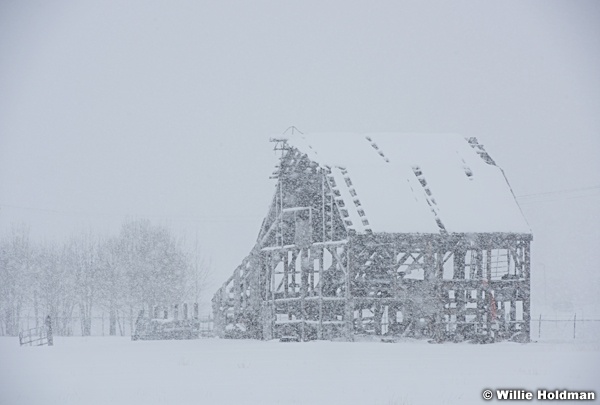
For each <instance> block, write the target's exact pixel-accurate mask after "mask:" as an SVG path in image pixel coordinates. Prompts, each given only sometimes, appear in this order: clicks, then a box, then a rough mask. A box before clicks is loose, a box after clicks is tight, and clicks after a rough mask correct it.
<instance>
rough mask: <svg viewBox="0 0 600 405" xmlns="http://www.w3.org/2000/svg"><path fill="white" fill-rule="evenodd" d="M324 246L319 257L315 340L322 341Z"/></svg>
mask: <svg viewBox="0 0 600 405" xmlns="http://www.w3.org/2000/svg"><path fill="white" fill-rule="evenodd" d="M324 246H325V245H323V248H321V254H320V256H319V326H318V328H317V339H323V282H324V278H323V271H324V267H325V264H324V260H325V259H324V257H325V247H324Z"/></svg>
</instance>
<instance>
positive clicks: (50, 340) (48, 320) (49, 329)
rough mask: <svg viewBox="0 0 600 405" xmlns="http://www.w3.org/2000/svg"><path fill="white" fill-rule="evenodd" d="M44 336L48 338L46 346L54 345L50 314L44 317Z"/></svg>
mask: <svg viewBox="0 0 600 405" xmlns="http://www.w3.org/2000/svg"><path fill="white" fill-rule="evenodd" d="M46 336H47V339H48V346H53V345H54V339H53V338H52V319H51V318H50V315H48V316H47V317H46Z"/></svg>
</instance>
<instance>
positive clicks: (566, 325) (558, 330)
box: [530, 314, 600, 341]
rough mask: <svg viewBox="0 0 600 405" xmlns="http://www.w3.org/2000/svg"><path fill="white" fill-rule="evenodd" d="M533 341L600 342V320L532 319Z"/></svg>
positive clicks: (574, 317) (573, 317)
mask: <svg viewBox="0 0 600 405" xmlns="http://www.w3.org/2000/svg"><path fill="white" fill-rule="evenodd" d="M530 330H531V340H538V341H547V340H560V341H566V340H580V341H581V340H595V341H600V319H584V318H577V314H573V316H572V317H571V318H570V319H564V318H563V319H549V318H545V317H544V316H543V315H538V316H537V318H534V317H532V318H531V329H530Z"/></svg>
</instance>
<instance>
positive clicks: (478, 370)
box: [0, 337, 600, 405]
mask: <svg viewBox="0 0 600 405" xmlns="http://www.w3.org/2000/svg"><path fill="white" fill-rule="evenodd" d="M485 388H491V389H496V388H519V389H526V390H530V391H534V390H536V389H538V388H547V389H552V390H554V389H571V390H575V389H579V390H595V391H597V392H598V393H600V341H587V342H584V343H582V342H580V343H566V342H553V343H550V342H545V343H531V344H526V345H525V344H518V343H498V344H491V345H476V344H468V343H461V344H454V343H446V344H428V343H427V342H422V341H404V342H398V343H380V342H355V343H345V342H329V341H317V342H307V343H280V342H278V341H270V342H262V341H252V340H220V339H202V340H191V341H137V342H132V341H131V340H129V339H128V338H122V337H89V338H80V337H71V338H60V337H59V338H55V346H54V347H19V344H18V339H17V338H6V337H4V338H0V404H7V405H12V404H24V405H34V404H44V405H50V404H60V405H68V404H77V405H80V404H111V405H116V404H127V405H135V404H143V405H153V404H176V405H183V404H386V405H407V404H438V405H443V404H473V403H482V402H483V403H485V401H483V399H481V394H482V390H483V389H485ZM534 402H535V400H534Z"/></svg>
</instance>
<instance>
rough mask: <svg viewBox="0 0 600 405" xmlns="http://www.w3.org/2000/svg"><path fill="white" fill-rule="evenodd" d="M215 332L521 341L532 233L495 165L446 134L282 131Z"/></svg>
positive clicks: (526, 334) (221, 296) (220, 295)
mask: <svg viewBox="0 0 600 405" xmlns="http://www.w3.org/2000/svg"><path fill="white" fill-rule="evenodd" d="M271 141H272V142H273V144H274V146H275V150H276V151H277V152H278V154H279V155H280V159H279V163H278V166H277V168H276V171H275V172H274V173H273V176H274V178H276V180H277V185H276V190H275V192H274V195H273V199H272V202H271V205H270V208H269V210H268V212H267V214H266V216H265V218H264V220H263V223H262V226H261V229H260V231H259V234H258V238H257V240H256V244H255V245H254V246H253V247H252V249H251V251H250V253H249V255H248V256H247V257H246V258H245V259H244V260H243V261H242V263H241V264H240V265H239V266H238V267H237V268H236V269H235V270H234V272H233V274H232V276H231V277H230V278H229V279H228V280H227V281H226V282H225V283H224V284H223V285H222V287H221V288H219V290H218V291H217V292H216V293H215V295H214V297H213V300H212V306H213V314H214V322H215V331H216V333H217V334H218V335H219V336H222V337H232V338H258V339H275V338H277V339H293V340H302V341H305V340H313V339H343V340H350V341H351V340H357V339H362V338H371V337H369V336H374V337H377V336H380V337H381V338H387V339H395V338H400V337H415V338H424V339H429V340H430V341H432V342H442V341H448V340H450V341H464V340H468V341H476V342H493V341H499V340H518V341H529V338H530V329H529V323H530V244H531V241H532V233H531V230H530V228H529V226H528V224H527V222H526V220H525V218H524V217H523V214H522V212H521V210H520V208H519V206H518V204H517V201H516V199H515V196H514V195H513V192H512V190H511V188H510V185H509V183H508V181H507V179H506V177H505V175H504V172H503V171H502V169H501V168H500V167H499V166H498V165H496V163H495V162H494V160H493V159H492V158H491V157H490V156H489V155H488V153H487V152H486V150H485V149H484V147H483V145H481V144H480V143H478V141H477V139H476V138H468V139H465V138H463V137H461V136H459V135H454V134H398V133H373V134H355V133H315V134H301V133H299V132H296V133H292V134H290V135H287V136H282V137H279V138H277V139H272V140H271Z"/></svg>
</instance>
